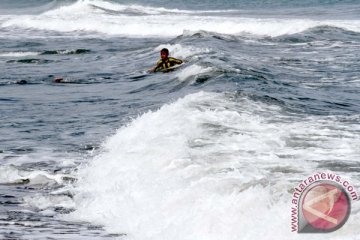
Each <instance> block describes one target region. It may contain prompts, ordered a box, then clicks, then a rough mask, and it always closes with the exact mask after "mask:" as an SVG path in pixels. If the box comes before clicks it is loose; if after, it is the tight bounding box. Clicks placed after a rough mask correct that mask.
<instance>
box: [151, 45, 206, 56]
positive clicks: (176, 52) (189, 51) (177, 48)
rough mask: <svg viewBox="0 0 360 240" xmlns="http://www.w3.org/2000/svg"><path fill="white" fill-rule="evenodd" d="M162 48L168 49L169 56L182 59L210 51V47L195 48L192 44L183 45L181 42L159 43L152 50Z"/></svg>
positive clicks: (158, 50)
mask: <svg viewBox="0 0 360 240" xmlns="http://www.w3.org/2000/svg"><path fill="white" fill-rule="evenodd" d="M163 48H167V49H169V51H170V55H171V56H174V57H176V58H182V59H184V58H188V57H192V56H195V55H199V54H203V53H209V52H210V51H211V50H210V48H196V47H192V46H183V45H181V44H161V45H159V46H158V47H156V48H155V49H154V51H155V52H160V50H161V49H163Z"/></svg>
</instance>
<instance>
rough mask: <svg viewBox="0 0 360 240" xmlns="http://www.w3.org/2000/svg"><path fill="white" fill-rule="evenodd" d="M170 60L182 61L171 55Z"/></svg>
mask: <svg viewBox="0 0 360 240" xmlns="http://www.w3.org/2000/svg"><path fill="white" fill-rule="evenodd" d="M169 60H170V61H181V62H182V60H180V59H177V58H174V57H169Z"/></svg>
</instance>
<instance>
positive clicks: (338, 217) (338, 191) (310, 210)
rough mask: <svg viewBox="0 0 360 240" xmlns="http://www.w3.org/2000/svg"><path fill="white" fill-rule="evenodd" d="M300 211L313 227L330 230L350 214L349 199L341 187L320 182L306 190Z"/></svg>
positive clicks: (337, 226)
mask: <svg viewBox="0 0 360 240" xmlns="http://www.w3.org/2000/svg"><path fill="white" fill-rule="evenodd" d="M302 212H303V215H304V217H305V219H306V221H307V222H308V224H310V225H311V226H312V227H313V228H315V229H317V230H320V231H326V232H331V231H335V230H336V229H339V228H340V227H342V226H343V225H344V224H345V222H346V220H347V218H348V217H349V214H350V200H349V197H348V196H347V194H346V193H345V192H344V190H343V189H342V188H339V187H337V186H335V185H333V184H330V183H322V184H319V185H316V186H314V187H312V188H310V189H309V191H307V193H306V195H305V196H304V198H303V201H302Z"/></svg>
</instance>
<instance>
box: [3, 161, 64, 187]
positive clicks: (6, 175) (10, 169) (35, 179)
mask: <svg viewBox="0 0 360 240" xmlns="http://www.w3.org/2000/svg"><path fill="white" fill-rule="evenodd" d="M64 178H71V176H68V175H65V174H50V173H48V172H45V171H40V170H35V171H24V170H19V169H18V168H17V167H15V166H11V165H5V166H0V184H20V183H26V184H30V185H53V184H63V183H64Z"/></svg>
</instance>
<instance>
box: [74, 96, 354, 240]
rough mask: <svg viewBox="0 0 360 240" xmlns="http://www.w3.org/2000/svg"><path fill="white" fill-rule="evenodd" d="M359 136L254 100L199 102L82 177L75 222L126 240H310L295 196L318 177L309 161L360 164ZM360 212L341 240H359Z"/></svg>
mask: <svg viewBox="0 0 360 240" xmlns="http://www.w3.org/2000/svg"><path fill="white" fill-rule="evenodd" d="M290 118H291V119H290ZM355 128H357V129H354V126H347V125H346V126H344V125H342V124H339V123H337V122H336V118H329V119H328V118H320V117H308V118H307V119H302V118H300V117H299V118H298V119H295V118H294V116H288V117H286V116H284V115H282V111H281V108H279V107H276V106H269V105H265V104H261V103H259V102H253V101H251V100H249V99H247V98H246V97H238V98H236V99H232V97H231V96H224V95H223V94H215V93H204V92H200V93H196V94H191V95H188V96H186V97H185V98H183V99H180V100H177V101H176V102H174V103H172V104H168V105H165V106H163V107H162V108H161V109H159V110H158V111H155V112H148V113H145V114H143V115H142V116H140V117H138V118H137V119H135V120H134V121H132V122H131V123H130V124H129V125H128V126H124V127H122V128H121V129H119V130H118V131H117V133H116V134H115V135H114V136H112V137H110V138H109V139H108V140H107V141H106V142H105V143H104V144H103V153H101V154H100V155H98V156H97V157H95V158H94V159H93V160H91V161H90V163H89V165H88V166H86V167H84V168H82V169H80V171H79V174H78V177H79V181H78V183H77V186H76V191H75V193H76V195H75V197H74V201H75V204H76V211H75V212H73V213H72V214H71V215H69V216H67V218H70V219H77V220H85V221H90V222H93V223H96V224H102V225H104V226H105V229H106V230H107V231H109V232H115V233H126V234H127V237H126V239H156V240H159V239H160V240H161V239H164V240H165V239H174V240H176V239H179V240H180V239H181V240H184V239H228V240H231V239H234V240H235V239H260V238H261V239H289V238H291V239H309V236H310V235H299V234H292V235H291V236H290V234H291V233H290V208H291V205H290V200H291V194H290V193H289V190H290V189H291V188H293V187H294V185H295V184H296V183H297V182H300V181H301V180H302V178H303V177H304V176H307V175H310V174H311V173H313V171H315V166H316V162H313V161H308V160H316V161H326V160H328V159H329V156H331V159H332V160H338V161H342V160H347V159H358V158H359V156H360V152H359V149H360V146H359V141H357V140H358V136H357V135H356V131H359V127H355ZM274 168H276V169H278V168H286V169H290V170H291V169H292V170H294V172H293V173H291V174H286V171H285V172H281V171H273V170H274ZM296 172H299V173H296ZM354 209H355V211H354V212H355V213H354V214H353V215H352V217H351V218H350V219H349V221H348V223H347V224H346V225H345V226H344V227H343V228H341V229H340V230H338V231H337V232H335V233H332V235H331V237H332V239H344V238H346V239H355V238H356V236H358V220H357V218H359V217H360V211H359V210H360V208H359V206H358V205H356V206H354V207H353V210H354ZM316 239H328V236H327V235H316Z"/></svg>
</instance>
